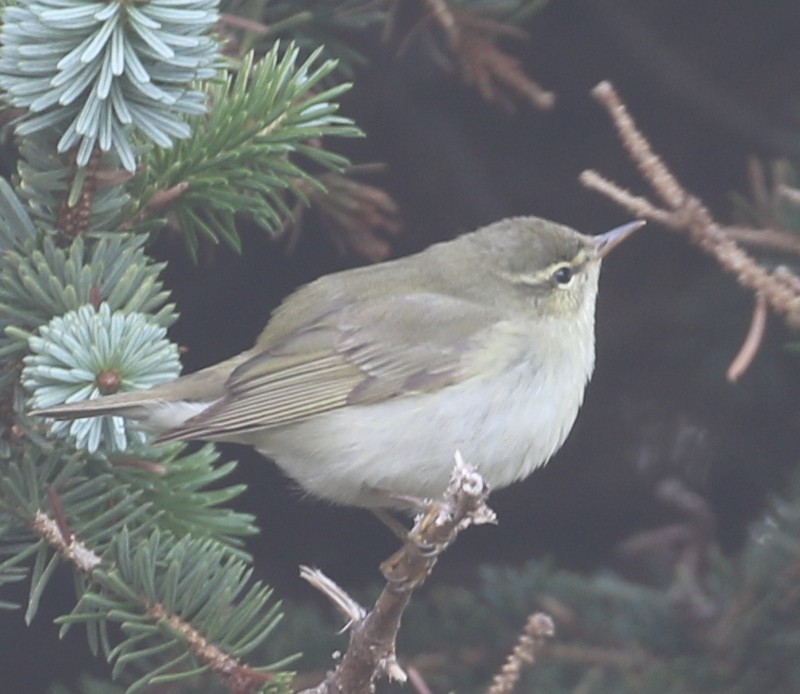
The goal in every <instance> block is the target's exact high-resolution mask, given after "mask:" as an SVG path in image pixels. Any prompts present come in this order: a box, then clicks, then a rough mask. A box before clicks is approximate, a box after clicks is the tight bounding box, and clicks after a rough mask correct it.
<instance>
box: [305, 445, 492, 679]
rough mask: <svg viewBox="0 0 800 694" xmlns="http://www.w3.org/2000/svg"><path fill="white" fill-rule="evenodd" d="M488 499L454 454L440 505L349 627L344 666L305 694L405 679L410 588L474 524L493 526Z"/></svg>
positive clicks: (419, 524)
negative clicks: (402, 635) (401, 649)
mask: <svg viewBox="0 0 800 694" xmlns="http://www.w3.org/2000/svg"><path fill="white" fill-rule="evenodd" d="M488 495H489V488H488V486H487V484H486V482H485V481H484V479H483V478H482V477H481V476H480V474H479V473H478V471H477V470H476V469H475V468H472V467H470V466H468V465H466V464H465V463H464V461H463V459H462V458H461V456H460V455H459V454H456V463H455V466H454V468H453V473H452V476H451V478H450V484H449V485H448V488H447V490H446V491H445V494H444V497H443V498H442V500H441V501H440V502H437V503H435V504H433V505H432V506H431V508H430V509H429V510H428V511H427V512H426V513H424V514H421V515H420V516H419V517H418V518H417V520H416V522H415V523H414V527H413V528H412V529H411V531H410V532H409V534H408V538H407V540H406V542H405V544H404V545H403V546H402V547H401V548H400V549H399V550H398V551H397V552H395V553H394V554H393V555H392V556H391V557H389V558H388V559H387V560H386V561H384V562H383V564H382V565H381V571H382V573H383V575H384V578H385V579H386V587H385V588H384V589H383V591H382V592H381V594H380V596H379V597H378V599H377V601H376V602H375V605H374V606H373V608H372V610H371V611H370V612H369V614H367V615H366V617H364V618H363V619H359V620H357V621H356V622H355V623H354V624H353V627H352V630H351V632H350V644H349V646H348V649H347V653H345V655H344V657H343V658H342V661H341V662H340V663H339V665H338V667H337V668H336V670H334V671H332V672H329V673H328V674H327V676H326V677H325V680H324V681H323V682H321V683H320V684H319V685H318V686H316V687H314V688H313V689H307V690H305V692H304V694H360V693H361V692H364V693H366V692H372V691H373V685H374V682H375V680H376V679H378V677H380V676H381V675H385V676H387V677H389V678H392V679H398V680H401V681H404V680H405V679H406V675H405V673H404V672H403V670H402V669H401V668H400V666H399V664H398V663H397V659H396V657H395V638H396V636H397V631H398V629H399V628H400V618H401V616H402V614H403V612H404V611H405V609H406V606H407V605H408V603H409V601H410V599H411V594H412V593H413V591H414V589H415V588H417V587H418V586H420V585H422V583H424V581H425V579H426V578H427V577H428V575H429V574H430V572H431V571H432V570H433V567H434V565H435V564H436V561H437V559H438V558H439V555H440V554H441V553H442V552H443V551H444V550H445V549H447V547H448V546H450V544H451V543H452V542H453V541H454V540H455V538H456V536H457V535H458V533H459V532H460V531H461V530H464V529H465V528H467V527H468V526H470V525H472V524H480V523H492V522H495V515H494V512H493V511H492V510H491V509H490V508H489V507H488V506H487V505H486V498H487V497H488ZM340 590H341V589H339V588H338V586H337V591H340ZM328 592H329V591H328V590H326V594H327V593H328ZM340 597H341V596H340ZM348 600H349V599H348ZM340 603H341V600H337V604H340ZM348 613H349V612H348Z"/></svg>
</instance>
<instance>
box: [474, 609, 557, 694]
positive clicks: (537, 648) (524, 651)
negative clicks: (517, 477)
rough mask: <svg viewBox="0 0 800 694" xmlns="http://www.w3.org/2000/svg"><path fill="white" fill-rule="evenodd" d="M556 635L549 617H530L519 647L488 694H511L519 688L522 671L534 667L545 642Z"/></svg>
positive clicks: (544, 615)
mask: <svg viewBox="0 0 800 694" xmlns="http://www.w3.org/2000/svg"><path fill="white" fill-rule="evenodd" d="M554 633H555V625H554V624H553V620H552V619H551V618H550V617H549V616H548V615H546V614H543V613H542V612H536V613H534V614H532V615H530V616H529V617H528V621H527V622H526V624H525V628H524V629H523V630H522V633H521V634H520V636H519V639H518V640H517V645H516V646H514V650H513V651H511V653H510V654H509V656H508V658H507V659H506V662H505V663H504V664H503V667H502V669H501V670H500V672H498V673H497V674H496V675H495V676H494V679H493V680H492V685H491V686H490V687H489V689H487V690H486V694H511V692H513V691H514V687H516V686H517V682H518V681H519V676H520V674H521V672H522V670H523V669H524V668H526V667H528V666H529V665H533V663H534V662H535V660H536V656H537V655H539V653H540V652H541V650H542V648H543V647H544V644H545V640H546V639H548V638H549V637H551V636H553V634H554Z"/></svg>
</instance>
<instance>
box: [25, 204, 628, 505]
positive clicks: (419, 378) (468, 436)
mask: <svg viewBox="0 0 800 694" xmlns="http://www.w3.org/2000/svg"><path fill="white" fill-rule="evenodd" d="M642 224H643V222H632V223H629V224H626V225H624V226H621V227H618V228H616V229H614V230H612V231H609V232H608V233H605V234H602V235H600V236H594V237H592V236H586V235H583V234H580V233H578V232H577V231H574V230H573V229H570V228H569V227H566V226H562V225H559V224H556V223H554V222H550V221H546V220H543V219H538V218H536V217H516V218H511V219H505V220H502V221H500V222H496V223H494V224H491V225H489V226H486V227H483V228H481V229H478V230H477V231H474V232H472V233H469V234H465V235H463V236H460V237H458V238H456V239H454V240H451V241H446V242H444V243H438V244H435V245H433V246H431V247H429V248H428V249H426V250H424V251H422V252H421V253H417V254H416V255H412V256H409V257H406V258H401V259H398V260H391V261H388V262H384V263H380V264H377V265H372V266H368V267H362V268H357V269H352V270H346V271H344V272H338V273H335V274H331V275H327V276H325V277H322V278H320V279H318V280H316V281H314V282H311V283H310V284H308V285H306V286H304V287H301V288H300V289H298V290H297V291H296V292H294V293H293V294H292V295H290V296H289V297H288V298H287V299H286V300H285V301H284V302H283V303H282V304H281V305H280V307H279V308H278V309H277V310H276V311H275V312H274V314H273V315H272V317H271V319H270V321H269V323H268V324H267V326H266V328H264V330H263V332H262V333H261V335H260V336H259V338H258V340H257V341H256V344H255V346H254V347H253V348H252V349H249V350H247V351H245V352H243V353H242V354H240V355H238V356H235V357H233V358H231V359H228V360H226V361H223V362H221V363H219V364H216V365H214V366H210V367H208V368H206V369H203V370H201V371H198V372H197V373H194V374H191V375H188V376H183V377H180V378H178V379H176V380H174V381H172V382H170V383H166V384H163V385H160V386H157V387H155V388H152V389H150V390H145V391H137V392H126V393H118V394H114V395H110V396H107V397H102V398H99V399H96V400H88V401H84V402H77V403H73V404H66V405H60V406H55V407H49V408H46V409H42V410H38V411H34V412H32V413H31V414H33V415H37V416H44V417H53V418H58V419H76V418H82V417H95V416H101V415H112V416H122V417H127V418H130V419H133V420H136V421H137V422H138V425H139V426H141V427H142V428H144V429H147V430H150V431H153V432H156V433H157V434H158V438H157V439H156V441H177V440H190V439H201V440H206V441H231V442H237V443H244V444H248V445H251V446H254V447H255V448H256V449H257V450H258V451H259V452H260V453H262V454H263V455H265V456H267V457H269V458H271V459H273V460H274V461H275V462H276V463H277V464H278V465H279V466H280V468H281V469H282V470H283V471H284V472H285V473H286V474H287V475H288V476H289V477H291V478H292V479H293V480H295V481H296V482H297V483H298V484H299V485H300V487H301V488H302V489H303V490H305V491H306V492H307V493H309V494H312V495H313V496H316V497H320V498H322V499H327V500H329V501H332V502H336V503H340V504H348V505H356V506H365V507H381V506H391V505H393V503H392V497H393V495H395V496H400V495H409V496H415V497H420V498H422V497H431V496H436V495H439V494H441V493H442V492H443V490H444V488H445V487H446V485H447V481H448V478H449V474H450V470H451V467H452V460H453V454H454V453H455V451H456V450H460V451H461V453H462V454H463V456H464V458H465V459H466V460H467V461H468V462H469V463H470V464H472V465H474V466H476V467H477V468H478V469H479V470H480V472H481V474H482V475H483V476H484V477H485V478H486V480H487V481H488V482H489V484H490V485H491V486H492V487H494V488H498V487H504V486H506V485H509V484H511V483H512V482H514V481H516V480H520V479H522V478H524V477H526V476H528V475H529V474H530V473H531V472H532V471H533V470H534V469H536V468H537V467H539V466H540V465H543V464H544V463H545V462H546V461H547V460H548V459H549V458H550V457H551V456H552V455H553V454H554V453H555V452H556V451H557V450H558V449H559V448H560V447H561V445H562V444H563V443H564V440H565V439H566V437H567V434H568V433H569V431H570V429H571V428H572V425H573V423H574V422H575V418H576V416H577V413H578V409H579V407H580V405H581V403H582V401H583V395H584V390H585V388H586V384H587V382H588V380H589V378H590V376H591V374H592V370H593V368H594V360H595V335H594V314H595V298H596V296H597V284H598V276H599V273H600V264H601V261H602V259H603V258H604V257H605V256H606V255H608V253H609V252H610V251H611V250H612V249H613V248H615V247H616V246H617V245H618V244H619V243H620V242H621V241H623V240H624V239H625V238H627V237H628V236H629V235H630V234H631V233H633V232H634V231H635V230H636V229H638V228H639V227H640V226H642Z"/></svg>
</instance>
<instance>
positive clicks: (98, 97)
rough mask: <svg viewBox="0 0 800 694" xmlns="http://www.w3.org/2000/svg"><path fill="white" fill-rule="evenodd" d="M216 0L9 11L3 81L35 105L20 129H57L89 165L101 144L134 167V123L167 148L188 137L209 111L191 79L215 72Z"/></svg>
mask: <svg viewBox="0 0 800 694" xmlns="http://www.w3.org/2000/svg"><path fill="white" fill-rule="evenodd" d="M217 4H218V1H217V0H193V1H191V2H185V1H182V0H153V1H151V2H145V3H129V2H123V1H122V0H112V1H111V2H107V3H86V2H83V1H82V0H37V1H36V2H33V1H31V0H22V2H20V3H18V4H17V5H12V6H9V7H8V8H7V9H6V10H5V14H4V21H3V26H2V32H0V89H3V90H4V91H5V92H6V95H7V99H8V101H9V103H11V104H12V105H13V106H17V107H20V108H25V109H28V110H29V113H28V115H27V117H26V118H25V119H24V120H23V121H22V122H21V123H20V124H19V125H17V127H16V132H17V134H18V135H20V136H25V135H30V134H32V133H36V132H40V131H42V130H50V131H54V132H57V133H58V134H59V135H60V139H59V141H58V145H57V151H58V152H59V153H63V152H68V151H70V150H73V149H76V148H77V154H76V162H77V164H78V166H81V167H83V166H86V165H87V164H88V163H89V159H90V157H91V156H92V152H93V150H94V148H95V146H97V147H99V148H100V150H101V151H103V152H108V151H109V150H112V149H113V150H114V152H115V153H116V154H117V156H118V157H119V159H120V161H121V162H122V165H123V166H124V167H125V168H126V169H127V170H128V171H133V170H134V169H135V168H136V154H135V152H134V148H133V146H132V143H131V131H134V132H136V133H137V134H138V135H139V136H142V137H145V138H147V139H149V140H151V141H152V142H154V143H156V144H157V145H159V146H161V147H169V146H171V144H172V142H173V140H174V138H185V137H188V136H189V134H190V132H191V130H190V127H189V126H188V125H187V124H186V122H185V121H184V120H183V117H184V116H186V115H189V114H195V115H196V114H198V113H202V111H203V109H204V101H203V94H202V92H199V91H197V90H194V89H190V88H189V86H190V84H191V82H192V81H194V80H197V79H208V78H210V77H212V76H213V75H214V64H215V62H216V61H217V44H216V42H215V41H214V40H213V39H212V38H211V37H210V36H208V33H209V31H210V29H211V27H212V25H213V24H214V22H215V21H216V19H217V12H216V7H217Z"/></svg>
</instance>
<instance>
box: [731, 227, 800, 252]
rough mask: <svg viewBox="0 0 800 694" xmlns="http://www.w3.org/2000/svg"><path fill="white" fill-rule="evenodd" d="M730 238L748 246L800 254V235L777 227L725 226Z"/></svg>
mask: <svg viewBox="0 0 800 694" xmlns="http://www.w3.org/2000/svg"><path fill="white" fill-rule="evenodd" d="M723 230H724V231H725V233H726V234H727V235H728V238H730V239H732V240H733V241H736V242H738V243H743V244H745V245H747V246H759V247H760V248H770V249H772V250H776V251H784V252H786V253H795V254H796V255H800V236H799V235H798V234H790V233H789V232H786V231H778V230H777V229H750V228H747V227H723Z"/></svg>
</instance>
